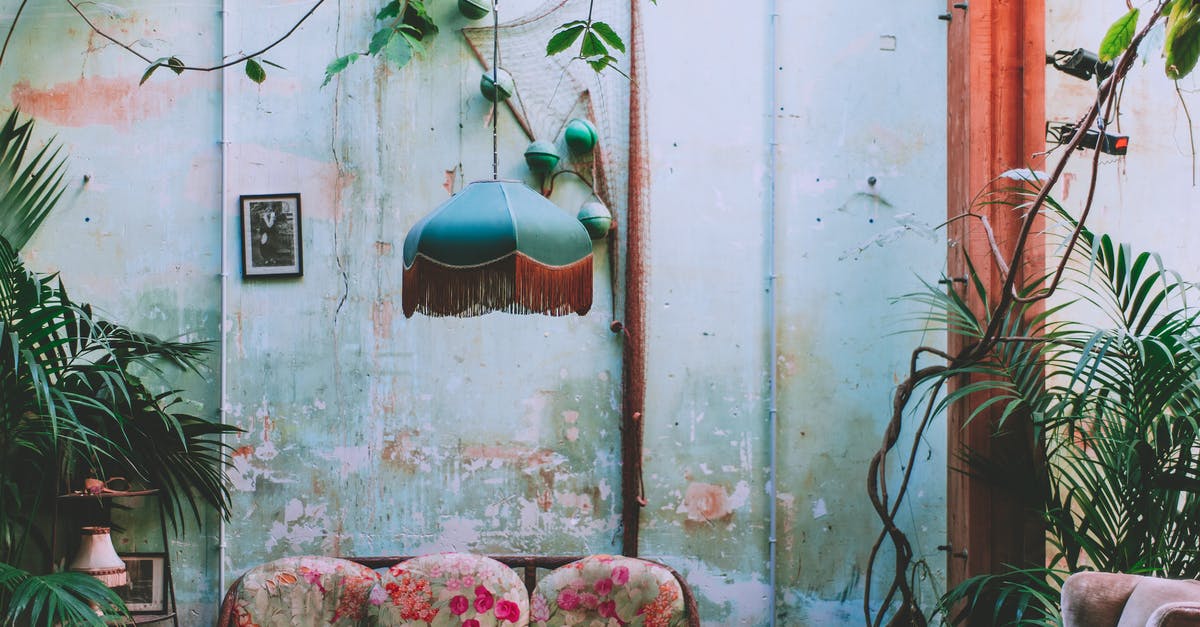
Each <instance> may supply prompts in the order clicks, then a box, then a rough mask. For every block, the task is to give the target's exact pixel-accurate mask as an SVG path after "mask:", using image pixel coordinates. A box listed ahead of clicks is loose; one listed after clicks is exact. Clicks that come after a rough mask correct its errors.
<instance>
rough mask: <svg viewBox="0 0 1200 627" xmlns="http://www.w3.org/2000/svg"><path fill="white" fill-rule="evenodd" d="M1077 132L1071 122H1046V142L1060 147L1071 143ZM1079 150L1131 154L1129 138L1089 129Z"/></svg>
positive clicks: (1118, 154)
mask: <svg viewBox="0 0 1200 627" xmlns="http://www.w3.org/2000/svg"><path fill="white" fill-rule="evenodd" d="M1075 130H1076V126H1075V125H1074V124H1072V123H1070V122H1046V141H1048V142H1053V143H1055V144H1059V145H1062V144H1067V143H1070V141H1071V138H1072V137H1074V136H1075ZM1079 149H1080V150H1083V149H1089V150H1099V151H1100V152H1103V153H1104V154H1108V155H1117V156H1121V155H1124V154H1126V153H1127V152H1129V137H1128V136H1127V135H1114V134H1112V133H1109V132H1107V131H1101V130H1097V129H1089V130H1088V131H1087V132H1086V133H1084V135H1083V139H1082V140H1081V141H1080V142H1079Z"/></svg>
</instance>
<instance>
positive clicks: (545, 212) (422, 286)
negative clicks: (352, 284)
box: [403, 180, 592, 317]
mask: <svg viewBox="0 0 1200 627" xmlns="http://www.w3.org/2000/svg"><path fill="white" fill-rule="evenodd" d="M403 281H404V284H403V299H404V315H405V316H406V317H411V316H412V315H413V313H414V312H417V311H419V312H421V313H423V314H426V315H430V316H460V317H466V316H478V315H482V314H486V313H488V312H492V311H507V312H510V313H538V314H545V315H550V316H565V315H568V314H570V313H576V314H579V315H583V314H586V313H587V312H588V310H589V309H591V306H592V241H591V239H590V238H589V237H588V233H587V230H586V229H585V228H584V227H583V225H582V224H580V223H579V221H578V220H576V219H575V218H574V217H573V216H571V215H569V214H567V213H566V212H565V211H563V210H562V209H560V208H559V207H558V206H557V205H555V204H554V203H552V202H550V201H549V200H547V199H546V198H545V197H543V196H542V195H541V194H539V193H537V192H535V191H533V190H532V189H530V188H529V187H528V186H526V185H525V184H524V183H520V182H517V181H499V180H491V181H476V182H474V183H471V184H470V185H467V186H466V187H465V188H464V189H463V190H462V191H461V192H459V193H458V194H455V195H454V196H453V197H451V198H450V199H449V200H447V201H446V202H445V203H443V204H442V205H441V206H440V207H438V208H437V209H434V210H433V212H432V213H430V214H429V215H427V216H425V217H424V218H423V219H422V220H421V221H420V222H418V223H417V224H416V225H414V226H413V228H412V229H411V230H410V231H409V232H408V235H407V237H405V239H404V279H403Z"/></svg>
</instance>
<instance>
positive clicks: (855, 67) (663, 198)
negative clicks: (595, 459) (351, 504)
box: [644, 1, 945, 625]
mask: <svg viewBox="0 0 1200 627" xmlns="http://www.w3.org/2000/svg"><path fill="white" fill-rule="evenodd" d="M868 4H869V6H864V5H863V4H861V3H859V4H837V3H811V2H791V1H783V2H779V3H778V10H779V16H778V18H777V19H778V21H779V24H778V33H779V38H778V49H777V51H776V53H775V58H774V61H773V60H772V56H771V51H770V49H769V45H768V40H769V33H770V24H771V17H770V10H771V7H770V6H769V3H768V2H764V1H758V2H751V3H744V4H742V5H739V6H738V9H737V11H731V12H728V13H723V14H722V19H720V20H713V19H712V16H711V13H710V12H708V11H706V10H704V9H701V8H699V7H697V6H695V5H694V4H691V3H687V4H684V3H672V2H664V3H661V5H660V6H658V7H656V8H654V9H652V10H650V11H649V12H648V13H647V18H648V26H647V31H646V36H647V41H648V42H649V48H650V50H649V59H650V63H651V66H650V75H651V80H650V85H651V95H650V107H651V112H650V125H651V142H650V143H651V153H652V157H653V161H652V172H653V174H652V176H653V190H654V196H653V203H652V206H653V217H652V224H653V241H652V243H651V246H650V251H651V259H652V261H651V263H650V266H651V267H652V268H654V271H653V272H652V275H651V294H652V296H651V299H650V302H651V303H652V306H651V323H650V325H651V331H652V337H653V344H652V346H651V351H650V366H651V376H650V380H651V384H650V385H651V387H650V390H649V395H650V407H649V408H648V410H647V413H648V416H649V419H648V422H647V429H648V431H647V446H648V457H647V459H648V464H649V466H648V469H647V487H648V490H649V491H650V495H651V501H652V503H653V505H652V506H651V508H649V511H648V514H649V516H648V518H649V520H648V522H647V529H646V534H645V544H646V546H645V547H644V550H645V551H646V552H647V553H649V554H662V555H677V556H680V559H681V561H682V563H683V564H684V565H685V566H686V568H687V570H688V575H689V579H690V580H691V581H694V582H698V583H699V584H700V586H701V589H702V590H703V591H704V592H703V595H704V596H703V599H702V607H703V609H704V613H705V616H706V617H715V618H716V622H717V623H718V624H746V625H752V624H761V623H762V622H763V616H764V613H765V608H766V607H767V595H769V594H771V591H770V590H769V588H768V587H767V581H768V573H767V567H766V564H767V560H768V550H767V545H768V543H767V536H768V533H767V527H766V525H767V517H768V511H767V505H768V502H769V501H768V489H769V486H768V485H767V481H766V480H767V476H766V472H765V468H766V465H767V461H768V449H767V441H768V430H767V415H768V411H767V405H768V399H766V398H765V396H766V391H767V390H766V387H765V378H766V374H767V373H766V368H767V357H766V355H767V351H768V350H769V349H768V344H767V342H768V339H769V333H768V332H767V328H766V320H767V316H766V311H765V307H766V306H767V303H768V300H769V296H768V294H767V292H766V288H767V286H768V282H767V276H766V275H767V262H766V260H767V258H768V255H769V250H768V248H767V246H768V244H769V242H770V241H771V240H772V239H773V240H774V243H775V246H776V248H777V259H778V262H777V267H776V274H777V277H778V278H777V291H776V296H775V304H776V306H777V307H778V310H777V315H778V323H779V328H778V332H777V336H776V337H777V339H778V341H779V355H778V361H777V363H776V364H775V370H776V373H777V375H778V381H779V431H778V437H779V444H778V451H779V481H778V484H779V494H778V497H777V503H778V505H779V513H780V516H779V527H778V529H777V533H778V541H779V547H778V548H779V550H778V582H779V586H778V589H777V590H776V592H775V593H776V595H777V598H778V601H779V622H780V624H785V625H832V624H847V623H849V624H853V623H856V622H857V623H861V621H862V619H861V616H862V598H863V571H864V568H865V562H866V555H867V552H868V550H869V549H870V546H871V543H872V542H873V541H874V539H875V535H876V534H877V533H878V530H879V528H880V526H879V522H878V520H877V519H876V517H875V515H874V513H873V512H872V511H871V509H870V506H869V503H868V501H867V499H866V496H865V494H866V489H865V481H866V465H867V461H868V459H869V458H870V456H871V454H873V452H874V449H875V448H876V447H877V446H878V444H879V442H880V440H881V436H882V432H883V425H884V424H885V423H886V419H887V416H888V408H889V407H890V398H891V389H892V386H893V385H894V383H895V382H896V381H897V379H898V377H901V376H902V375H903V373H904V372H905V369H906V367H907V366H906V363H907V362H906V355H907V352H908V351H909V350H911V348H912V347H914V346H915V345H916V343H917V342H918V340H919V339H920V338H919V337H918V336H916V335H914V334H904V335H900V336H895V335H891V334H892V333H894V332H896V331H900V330H902V329H904V328H906V325H905V324H904V323H903V320H904V318H905V317H906V316H909V315H912V314H913V313H916V312H913V311H912V309H911V307H908V306H905V305H893V304H890V302H889V298H890V297H893V296H898V295H900V294H902V293H905V292H907V291H913V290H914V289H915V288H916V287H917V286H918V285H919V283H918V280H917V278H918V277H922V278H926V279H932V280H936V278H937V275H938V273H939V269H940V268H941V267H942V265H943V262H944V259H945V244H944V235H941V234H940V233H937V234H935V233H934V232H933V230H932V229H933V227H934V226H936V225H937V224H939V223H941V222H942V220H943V219H944V206H945V202H944V199H945V175H944V167H945V157H944V154H945V151H944V146H945V133H944V128H945V91H944V85H945V63H944V59H945V45H944V41H945V37H944V26H943V25H942V23H941V22H939V21H938V20H937V19H936V15H937V13H938V12H939V11H938V8H939V6H938V3H934V2H929V3H924V4H925V5H927V6H925V7H924V8H925V9H926V10H924V11H922V10H920V7H913V6H911V3H882V2H872V3H868ZM681 38H683V39H681ZM685 41H690V42H692V43H691V44H685V43H684V42H685ZM716 42H721V43H720V44H718V43H716ZM684 65H693V66H700V67H704V68H705V71H704V74H705V75H706V77H701V76H698V75H697V74H696V73H693V72H688V71H681V70H680V68H681V66H684ZM772 80H775V81H777V85H778V103H777V104H776V110H774V111H771V105H770V103H769V88H770V81H772ZM682 111H686V112H687V115H680V114H679V112H682ZM768 111H770V113H768ZM768 115H775V119H776V124H777V128H778V131H777V137H776V138H775V140H776V141H777V142H778V143H779V159H778V163H777V166H776V170H775V171H774V172H771V171H769V169H768V167H769V165H768V164H769V162H768V149H769V146H770V142H771V140H772V138H771V137H770V135H769V130H768V119H769V118H768ZM872 177H874V179H875V180H876V183H875V185H874V186H871V185H869V184H868V179H869V178H872ZM771 185H774V186H775V190H776V191H775V193H776V202H777V215H778V222H777V228H776V232H775V233H773V234H772V233H766V232H764V230H765V228H766V227H765V224H766V216H767V212H768V206H767V205H768V203H769V196H768V189H769V187H770V186H771ZM927 341H929V340H928V339H927ZM932 341H935V342H940V341H941V340H940V339H935V340H932ZM944 433H945V431H944V424H942V425H937V426H935V430H934V432H933V433H931V434H930V435H929V440H928V445H927V446H924V447H923V448H922V452H921V459H922V460H923V461H922V465H921V467H920V468H919V469H918V471H917V473H916V476H915V479H914V489H913V494H912V496H911V497H910V498H911V500H910V503H911V508H910V513H911V516H909V515H907V514H906V516H905V518H906V519H907V520H906V522H909V523H911V528H912V529H913V530H914V536H913V539H914V544H915V547H916V550H917V552H918V555H919V556H920V557H922V558H928V559H929V560H930V566H931V567H932V569H933V572H934V575H935V577H934V580H933V581H930V582H927V583H928V585H925V584H923V586H922V587H923V592H925V593H926V594H929V595H931V596H933V595H936V593H937V590H939V589H940V587H941V586H942V585H943V583H942V581H941V578H940V574H939V573H940V572H941V570H942V561H943V560H942V557H941V556H940V555H939V554H938V553H937V551H936V549H935V547H936V545H937V544H940V543H941V540H942V538H943V537H944V507H945V506H944V493H945V487H944V474H945V470H944V468H945V455H944V446H942V444H941V443H942V442H944ZM898 474H899V468H897V469H896V471H895V472H894V473H893V476H898ZM711 547H718V548H716V549H715V550H714V549H713V548H711ZM889 567H890V565H889V564H888V563H887V562H886V561H884V562H883V564H882V565H881V569H882V570H884V571H886V570H887V569H888V568H889ZM880 581H881V580H877V582H876V584H877V586H876V590H878V584H879V583H880ZM876 597H878V593H877V594H876Z"/></svg>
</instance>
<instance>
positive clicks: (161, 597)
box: [114, 553, 167, 614]
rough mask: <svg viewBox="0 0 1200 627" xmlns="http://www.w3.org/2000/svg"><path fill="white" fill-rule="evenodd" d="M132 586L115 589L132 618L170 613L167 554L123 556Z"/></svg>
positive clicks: (122, 554) (121, 555)
mask: <svg viewBox="0 0 1200 627" xmlns="http://www.w3.org/2000/svg"><path fill="white" fill-rule="evenodd" d="M120 557H121V561H123V562H125V571H126V572H127V573H128V574H129V585H127V586H121V587H119V588H114V591H115V592H116V593H117V595H118V596H120V597H121V600H123V601H125V607H126V608H128V609H129V612H130V613H131V614H162V613H164V612H166V611H167V576H166V563H167V558H166V554H164V553H121V554H120Z"/></svg>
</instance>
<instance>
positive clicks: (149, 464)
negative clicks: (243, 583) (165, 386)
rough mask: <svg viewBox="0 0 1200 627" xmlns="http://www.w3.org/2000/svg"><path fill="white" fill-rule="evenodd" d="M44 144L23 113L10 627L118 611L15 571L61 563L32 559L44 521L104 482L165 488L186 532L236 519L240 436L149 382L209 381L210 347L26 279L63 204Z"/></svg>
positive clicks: (8, 557) (6, 214)
mask: <svg viewBox="0 0 1200 627" xmlns="http://www.w3.org/2000/svg"><path fill="white" fill-rule="evenodd" d="M30 132H31V126H30V123H28V122H26V123H23V124H22V123H19V122H18V115H17V113H15V112H14V113H13V114H12V115H10V116H9V119H8V120H7V122H6V123H5V125H4V126H3V128H2V129H0V156H2V158H0V181H5V182H7V185H6V187H7V189H8V192H7V193H6V194H5V195H4V196H3V204H2V205H0V624H5V625H7V624H14V623H21V624H25V621H28V623H29V624H54V623H56V622H63V623H66V624H80V623H81V622H83V621H85V619H81V618H79V612H81V611H82V610H83V609H84V608H86V605H84V606H81V605H80V603H81V602H82V601H81V599H83V598H92V599H99V600H102V601H104V602H105V603H108V604H109V606H110V608H113V609H115V610H119V609H121V608H120V605H119V601H116V602H115V603H112V601H113V599H112V598H110V596H111V593H105V594H99V593H98V591H97V587H96V586H97V585H99V583H98V582H97V581H96V580H95V579H91V578H88V577H84V576H81V575H78V574H69V573H59V574H49V575H41V576H34V575H30V574H28V573H25V572H24V571H21V570H19V569H16V568H14V567H13V566H11V565H12V564H25V563H45V562H46V561H47V560H45V558H44V556H43V557H38V556H36V555H32V554H31V553H30V549H31V547H34V546H39V545H45V544H46V543H45V539H44V538H41V537H40V534H39V532H38V526H37V525H36V524H35V521H36V519H37V517H38V516H39V515H42V514H44V513H45V509H46V507H47V506H48V505H49V504H50V503H52V502H53V499H54V497H55V495H56V494H58V493H60V492H62V491H63V490H64V489H65V488H66V486H68V485H73V486H76V487H77V486H78V485H79V482H80V480H82V478H83V477H85V476H87V475H88V474H91V473H95V474H97V475H100V476H113V475H121V476H125V477H128V478H130V479H132V480H134V481H136V482H138V483H140V484H142V485H145V486H147V487H154V488H159V489H160V490H161V492H160V495H161V498H162V501H163V504H164V509H165V512H166V515H167V516H168V518H169V520H170V521H171V522H172V524H173V525H174V526H175V527H176V528H178V527H180V526H181V525H182V524H183V523H184V520H185V516H186V514H187V513H189V512H190V513H191V514H193V516H194V517H195V520H196V521H197V522H199V520H200V516H201V512H202V511H203V508H204V507H206V506H207V507H212V508H215V509H216V510H217V511H218V512H219V513H220V514H221V515H223V516H228V513H229V494H228V492H227V490H226V488H225V486H224V484H223V482H222V478H221V467H222V465H223V464H225V463H226V462H227V455H226V450H225V448H224V447H223V445H221V444H220V442H219V440H218V439H217V438H218V437H219V436H220V435H221V434H222V433H230V432H234V431H236V429H235V428H233V427H229V426H226V425H222V424H219V423H217V422H214V421H212V420H209V419H206V418H202V417H199V416H196V415H192V414H190V413H188V412H186V411H184V410H183V408H184V406H185V403H184V402H183V399H182V397H181V396H180V395H179V393H178V392H177V391H171V390H168V391H165V392H164V391H158V390H157V387H158V386H157V385H152V384H151V383H149V382H148V381H147V380H146V379H147V377H154V378H155V379H160V378H161V375H164V374H166V373H165V368H167V367H170V368H173V369H186V370H192V371H199V370H200V369H201V368H202V367H203V359H204V356H205V355H206V353H207V351H208V346H207V345H206V344H203V343H192V342H173V341H165V340H160V339H158V338H155V337H153V336H150V335H147V334H144V333H138V332H136V331H133V330H131V329H128V328H126V327H123V326H121V325H117V324H113V323H111V322H108V321H105V320H103V319H101V318H99V317H97V316H96V315H95V314H94V313H93V312H92V309H91V307H90V306H88V305H86V304H82V303H76V302H75V301H73V300H72V299H71V298H70V297H69V296H68V294H67V290H66V288H65V287H64V286H63V284H62V281H61V280H59V279H58V278H57V277H56V276H42V275H38V274H36V273H33V272H31V271H29V270H28V269H26V267H25V265H24V263H23V262H22V261H21V259H20V257H19V255H18V249H17V248H16V246H14V245H12V244H11V242H13V241H16V242H21V243H24V242H25V241H26V240H27V239H28V237H29V235H31V234H32V233H33V231H34V229H36V227H37V225H38V224H40V223H41V221H42V220H43V219H44V218H45V215H46V213H47V212H48V211H49V210H50V208H51V207H52V206H53V204H54V202H55V201H56V200H57V199H58V197H59V196H60V195H61V193H62V184H61V181H62V177H61V174H60V171H61V168H62V164H61V162H57V163H56V161H55V159H56V155H57V152H56V150H54V149H52V148H50V147H49V146H47V147H46V148H43V149H42V150H41V151H38V152H36V153H34V154H32V155H30V154H29V153H28V150H27V147H28V143H29V135H30ZM48 151H49V152H48ZM101 587H102V586H101ZM105 590H107V589H105ZM106 595H107V596H106ZM93 617H94V615H93ZM93 622H94V621H93Z"/></svg>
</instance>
